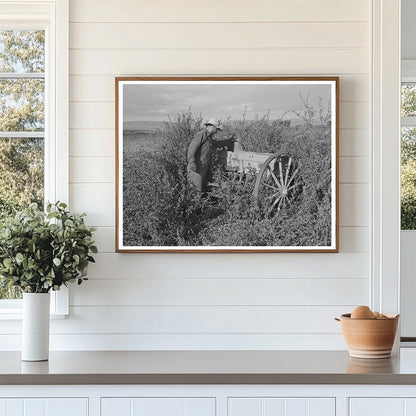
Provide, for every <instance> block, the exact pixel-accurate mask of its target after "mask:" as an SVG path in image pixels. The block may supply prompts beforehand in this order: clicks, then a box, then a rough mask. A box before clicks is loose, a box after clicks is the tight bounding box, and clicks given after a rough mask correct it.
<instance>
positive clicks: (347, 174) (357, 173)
mask: <svg viewBox="0 0 416 416" xmlns="http://www.w3.org/2000/svg"><path fill="white" fill-rule="evenodd" d="M369 177H370V165H369V160H368V157H340V158H339V180H340V183H368V181H369Z"/></svg>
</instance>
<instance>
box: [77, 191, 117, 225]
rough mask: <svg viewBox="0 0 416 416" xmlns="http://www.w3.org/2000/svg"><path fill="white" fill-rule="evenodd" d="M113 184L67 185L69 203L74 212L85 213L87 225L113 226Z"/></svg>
mask: <svg viewBox="0 0 416 416" xmlns="http://www.w3.org/2000/svg"><path fill="white" fill-rule="evenodd" d="M114 200H115V185H114V183H77V184H69V203H70V208H71V210H73V211H74V212H79V213H81V212H86V213H87V218H86V221H85V222H86V223H87V224H89V225H93V226H96V225H101V226H113V225H114V224H115V201H114Z"/></svg>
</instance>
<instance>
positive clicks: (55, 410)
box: [0, 398, 88, 416]
mask: <svg viewBox="0 0 416 416" xmlns="http://www.w3.org/2000/svg"><path fill="white" fill-rule="evenodd" d="M74 415H77V416H88V399H86V398H76V399H75V398H50V399H45V398H42V399H0V416H74Z"/></svg>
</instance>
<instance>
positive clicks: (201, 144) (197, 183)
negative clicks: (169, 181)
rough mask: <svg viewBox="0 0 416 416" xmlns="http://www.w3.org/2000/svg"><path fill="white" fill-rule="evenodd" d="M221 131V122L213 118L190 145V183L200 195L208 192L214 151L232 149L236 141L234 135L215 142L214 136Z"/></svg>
mask: <svg viewBox="0 0 416 416" xmlns="http://www.w3.org/2000/svg"><path fill="white" fill-rule="evenodd" d="M220 130H222V126H221V124H220V122H219V120H217V119H215V118H211V119H209V120H208V121H207V122H206V123H205V124H204V127H203V129H202V130H201V131H199V132H198V133H197V134H196V135H195V137H194V138H193V139H192V141H191V143H190V144H189V147H188V158H187V160H188V181H189V182H190V183H191V184H192V186H193V188H194V189H195V191H196V192H197V193H198V194H202V193H204V192H206V191H207V185H208V181H209V177H210V173H211V172H210V170H211V169H210V168H211V156H212V153H213V150H214V149H218V148H221V147H226V146H227V147H231V146H232V145H233V143H234V142H235V140H236V139H235V136H234V135H232V136H231V137H229V138H228V139H225V140H215V139H214V135H215V134H216V133H217V132H218V131H220Z"/></svg>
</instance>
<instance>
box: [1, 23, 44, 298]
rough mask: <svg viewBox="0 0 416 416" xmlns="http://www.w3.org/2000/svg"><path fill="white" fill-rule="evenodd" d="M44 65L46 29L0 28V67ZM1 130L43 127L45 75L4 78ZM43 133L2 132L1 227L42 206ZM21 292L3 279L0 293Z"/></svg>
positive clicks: (33, 69)
mask: <svg viewBox="0 0 416 416" xmlns="http://www.w3.org/2000/svg"><path fill="white" fill-rule="evenodd" d="M44 71H45V32H44V31H43V30H40V31H29V30H28V31H11V30H4V31H1V30H0V73H7V74H15V73H16V74H26V73H32V74H33V73H43V72H44ZM0 91H1V94H0V132H2V133H3V136H5V135H6V136H7V134H4V133H7V132H43V131H44V124H45V123H44V98H45V93H44V80H43V79H42V77H40V78H36V77H27V78H24V77H23V78H19V77H16V78H13V75H9V76H8V77H7V78H1V79H0ZM43 194H44V139H43V138H42V137H28V138H26V137H1V138H0V227H1V225H2V224H4V221H5V220H6V219H7V218H10V217H11V216H13V215H14V213H15V212H16V211H19V210H20V209H22V208H23V207H27V206H28V205H30V204H31V203H37V204H38V205H39V206H43V198H44V196H43ZM20 296H21V293H20V292H19V291H18V290H16V289H14V288H9V287H7V285H6V283H5V282H4V281H3V280H2V279H0V299H2V298H18V297H20Z"/></svg>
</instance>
